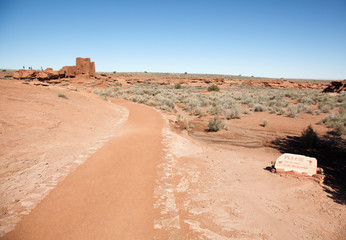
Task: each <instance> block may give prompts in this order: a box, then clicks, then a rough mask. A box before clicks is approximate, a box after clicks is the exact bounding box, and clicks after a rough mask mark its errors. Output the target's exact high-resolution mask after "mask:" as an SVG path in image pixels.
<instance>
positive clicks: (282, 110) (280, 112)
mask: <svg viewBox="0 0 346 240" xmlns="http://www.w3.org/2000/svg"><path fill="white" fill-rule="evenodd" d="M285 113H286V111H285V109H283V108H279V109H278V115H284V114H285Z"/></svg>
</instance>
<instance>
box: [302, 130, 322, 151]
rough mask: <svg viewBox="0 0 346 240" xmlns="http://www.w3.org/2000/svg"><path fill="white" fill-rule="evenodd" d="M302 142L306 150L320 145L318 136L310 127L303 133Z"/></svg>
mask: <svg viewBox="0 0 346 240" xmlns="http://www.w3.org/2000/svg"><path fill="white" fill-rule="evenodd" d="M300 141H301V142H302V144H303V145H304V146H305V147H306V148H315V147H316V145H317V143H318V136H317V133H316V132H315V130H314V129H313V128H312V126H311V125H309V126H308V127H307V128H306V129H304V130H303V131H302V134H301V136H300Z"/></svg>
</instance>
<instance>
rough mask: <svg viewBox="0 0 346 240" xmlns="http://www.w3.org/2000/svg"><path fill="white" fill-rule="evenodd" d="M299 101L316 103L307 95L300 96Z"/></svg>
mask: <svg viewBox="0 0 346 240" xmlns="http://www.w3.org/2000/svg"><path fill="white" fill-rule="evenodd" d="M297 102H298V103H303V104H307V105H311V104H314V101H313V100H312V99H311V98H310V97H306V96H304V97H300V98H298V100H297Z"/></svg>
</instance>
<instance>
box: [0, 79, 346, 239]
mask: <svg viewBox="0 0 346 240" xmlns="http://www.w3.org/2000/svg"><path fill="white" fill-rule="evenodd" d="M11 86H12V85H11ZM18 86H19V85H18ZM21 87H22V85H20V88H21ZM31 89H32V91H33V92H35V91H37V87H36V88H35V87H31ZM48 90H49V91H53V89H48ZM48 90H47V91H48ZM28 91H29V90H28ZM45 91H46V90H45ZM59 91H60V89H59ZM61 91H62V90H61ZM56 93H57V92H55V94H54V96H55V98H57V100H61V101H62V100H64V101H66V100H65V99H60V98H58V97H57V95H56ZM69 94H70V93H69V92H66V95H68V97H69V99H72V97H71V98H70V95H69ZM71 94H72V93H71ZM77 95H78V96H80V97H84V95H83V94H82V93H76V98H77V97H78V96H77ZM87 96H89V95H87ZM55 98H54V99H55ZM29 99H30V98H29ZM88 99H89V98H88ZM69 101H70V100H69ZM103 104H108V103H107V102H105V101H103V102H102V105H103ZM115 104H117V105H118V106H119V104H120V106H122V107H126V108H127V109H128V110H129V112H130V114H129V119H128V120H127V121H126V123H125V125H123V127H122V128H121V131H120V135H118V136H116V137H114V138H113V139H112V140H111V141H109V142H108V143H107V144H106V145H105V146H104V147H103V148H101V149H100V150H99V151H97V152H96V153H95V154H94V155H92V157H91V158H89V159H88V160H87V161H86V162H85V163H84V164H83V165H81V166H79V167H78V168H77V169H76V170H75V171H74V172H73V173H71V174H70V175H69V176H68V177H66V179H65V180H64V181H62V182H60V183H59V184H58V186H57V187H56V188H55V189H54V190H53V191H51V192H50V194H49V195H48V196H47V197H46V198H45V199H44V200H43V201H42V202H41V203H39V205H38V206H37V207H36V208H35V209H34V210H33V211H32V212H31V213H30V214H29V215H27V216H25V217H24V219H23V221H22V222H20V223H19V224H18V225H17V227H16V229H15V230H14V231H12V232H10V233H9V234H7V235H6V236H5V238H4V239H345V238H346V230H345V224H346V211H345V205H342V204H341V203H338V202H337V201H335V200H334V199H333V198H332V196H331V195H330V194H329V193H328V191H326V190H325V189H326V186H324V185H323V184H319V183H318V182H315V181H312V180H308V179H306V178H303V177H297V176H286V175H279V174H273V173H271V172H269V171H268V170H266V167H268V166H269V165H270V164H271V161H275V160H276V158H277V157H278V156H280V154H281V153H280V151H279V150H278V149H275V148H272V147H270V146H267V145H266V144H265V142H267V141H268V140H270V139H273V138H274V137H275V136H276V135H277V134H279V136H285V135H287V134H289V135H297V134H299V133H300V132H301V130H302V129H303V128H305V127H306V124H308V123H309V121H315V120H316V119H310V118H311V117H312V118H314V117H315V118H316V117H322V116H310V115H301V116H299V118H297V119H295V120H294V121H296V122H297V124H293V123H292V121H291V119H289V118H285V119H286V120H287V121H282V124H278V123H277V122H280V121H281V120H282V119H281V118H280V116H276V115H270V116H269V114H268V115H266V114H264V113H259V114H257V115H256V118H254V117H252V118H251V116H249V117H244V119H241V120H243V121H241V120H239V121H238V120H237V121H233V120H232V122H231V123H230V125H229V127H230V128H231V129H230V130H229V131H221V132H219V133H206V132H205V131H204V128H205V125H204V127H203V124H205V123H203V121H206V119H201V120H200V122H198V121H197V122H195V124H196V128H195V129H194V131H189V132H188V131H186V130H181V129H180V128H176V127H175V124H174V119H175V118H176V117H175V116H174V115H171V114H162V118H163V119H164V121H162V118H161V117H160V114H159V113H158V112H157V111H156V110H154V109H153V108H150V107H147V106H143V105H139V104H135V103H128V102H126V101H122V100H116V101H115ZM98 106H101V105H98ZM114 107H115V106H113V108H114ZM1 109H3V107H2V108H1ZM9 109H11V108H9ZM31 115H32V114H31ZM115 115H116V116H117V117H118V118H119V116H121V114H120V115H119V114H115ZM1 116H2V115H1ZM88 117H90V116H88ZM262 118H266V119H268V120H269V124H268V126H267V127H266V128H264V127H262V126H260V123H261V122H262V121H263V120H262ZM85 119H87V118H85ZM199 124H200V125H199ZM293 125H294V127H292V126H293ZM314 127H316V128H317V131H319V133H324V132H326V128H324V127H319V126H314ZM199 128H200V129H199ZM64 131H66V130H64ZM115 131H116V130H115ZM76 132H78V131H76ZM65 133H66V132H65ZM113 133H114V132H113ZM232 134H233V135H232ZM249 136H254V137H253V140H254V141H252V142H251V139H252V138H251V137H249ZM227 138H228V139H231V141H228V142H227V141H221V140H222V139H227ZM47 139H48V137H47ZM47 139H46V141H47ZM88 139H89V137H88ZM220 139H221V140H220ZM237 139H239V140H240V142H241V144H236V142H237V141H236V140H237ZM248 142H250V143H251V144H250V145H249V144H248ZM211 143H212V144H211ZM5 145H6V144H5ZM46 145H47V144H44V143H42V145H41V147H42V148H43V147H45V146H46ZM36 151H37V150H35V151H31V152H34V153H35V152H36ZM14 152H16V151H14ZM59 153H60V152H59ZM39 162H41V161H39ZM34 168H36V167H34ZM1 169H3V167H2V168H1ZM15 174H16V173H15ZM15 183H16V182H14V181H13V184H15ZM10 192H11V191H10ZM20 202H22V200H20Z"/></svg>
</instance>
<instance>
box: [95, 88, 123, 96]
mask: <svg viewBox="0 0 346 240" xmlns="http://www.w3.org/2000/svg"><path fill="white" fill-rule="evenodd" d="M118 90H119V89H118V88H115V87H109V88H108V89H107V90H104V89H98V88H95V89H94V90H93V93H94V94H96V95H99V96H100V97H103V98H105V97H112V98H117V97H118V94H117V91H118Z"/></svg>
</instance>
